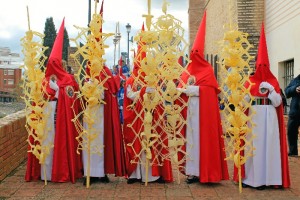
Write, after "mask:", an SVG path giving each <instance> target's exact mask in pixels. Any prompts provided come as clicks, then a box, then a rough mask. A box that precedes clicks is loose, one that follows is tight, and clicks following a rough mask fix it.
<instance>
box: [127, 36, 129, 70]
mask: <svg viewBox="0 0 300 200" xmlns="http://www.w3.org/2000/svg"><path fill="white" fill-rule="evenodd" d="M127 66H129V32H128V34H127Z"/></svg>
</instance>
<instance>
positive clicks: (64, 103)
mask: <svg viewBox="0 0 300 200" xmlns="http://www.w3.org/2000/svg"><path fill="white" fill-rule="evenodd" d="M63 77H64V78H63V79H62V80H59V79H58V80H57V84H58V86H59V95H58V102H57V114H56V128H55V139H54V149H53V164H52V179H51V181H52V182H68V181H71V182H72V183H75V181H76V179H77V178H80V177H82V173H81V170H82V162H81V158H80V155H79V154H77V152H76V150H77V146H78V142H77V140H76V137H77V136H78V133H77V131H76V129H75V126H74V123H73V122H72V119H73V118H74V116H75V115H74V112H75V113H76V114H78V112H79V102H78V101H75V100H76V95H75V92H76V91H78V84H77V83H76V81H75V79H74V77H73V76H72V75H69V74H67V73H65V74H64V76H63ZM46 89H47V91H48V90H49V94H50V95H51V94H52V96H50V99H52V98H53V94H54V93H53V91H52V89H50V88H48V86H47V88H46ZM71 107H73V108H74V111H73V110H72V108H71ZM30 139H31V140H32V138H30ZM40 167H41V166H40V164H39V162H38V160H37V159H36V157H35V156H33V155H32V154H31V153H28V161H27V170H26V175H25V180H26V181H31V180H39V179H40V177H41V170H40Z"/></svg>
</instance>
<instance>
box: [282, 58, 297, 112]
mask: <svg viewBox="0 0 300 200" xmlns="http://www.w3.org/2000/svg"><path fill="white" fill-rule="evenodd" d="M283 67H284V74H283V79H284V88H286V87H287V86H288V85H289V84H290V82H291V80H292V79H293V78H294V59H293V60H288V61H285V62H284V65H283ZM291 100H292V99H291V98H289V99H287V104H288V105H290V104H291ZM289 111H290V108H289V107H288V106H287V107H285V109H284V113H285V114H287V113H288V112H289Z"/></svg>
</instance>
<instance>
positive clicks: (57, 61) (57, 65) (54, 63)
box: [45, 18, 67, 80]
mask: <svg viewBox="0 0 300 200" xmlns="http://www.w3.org/2000/svg"><path fill="white" fill-rule="evenodd" d="M64 27H65V18H64V19H63V21H62V23H61V26H60V28H59V31H58V33H57V36H56V38H55V41H54V44H53V47H52V51H51V54H50V56H49V59H48V63H47V68H46V72H45V76H46V77H47V78H49V77H50V76H51V75H55V76H56V77H57V78H58V79H59V80H62V79H63V77H64V76H65V74H67V72H66V71H65V70H64V69H63V67H62V50H63V41H64Z"/></svg>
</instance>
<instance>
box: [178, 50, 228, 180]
mask: <svg viewBox="0 0 300 200" xmlns="http://www.w3.org/2000/svg"><path fill="white" fill-rule="evenodd" d="M191 59H192V62H191V64H190V65H189V66H188V69H187V70H188V72H189V73H190V75H191V76H194V77H195V79H196V80H195V84H194V85H195V86H199V102H200V104H199V124H200V130H199V135H200V137H199V138H200V143H199V145H200V155H199V157H200V171H199V181H200V182H201V183H206V182H219V181H221V180H228V179H229V174H228V167H227V162H226V161H225V158H226V155H225V151H224V139H223V137H222V135H223V131H222V124H221V117H220V112H219V106H218V96H217V95H218V93H219V89H218V83H217V81H216V78H215V77H214V72H213V69H212V67H211V65H210V64H209V63H208V62H207V61H206V60H204V58H203V57H202V56H200V55H199V54H198V53H192V54H191ZM181 78H182V81H183V82H184V83H187V82H188V78H189V76H188V74H187V73H184V74H183V75H182V77H181ZM180 86H181V85H180ZM180 86H179V87H180ZM183 99H185V100H187V99H188V98H187V97H186V95H183ZM182 116H184V117H185V118H186V116H187V107H186V108H185V109H183V111H182ZM185 130H186V128H183V131H182V133H183V136H184V137H185ZM183 150H185V147H183ZM178 156H179V159H180V158H182V157H183V155H182V154H180V153H179V155H178Z"/></svg>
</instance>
